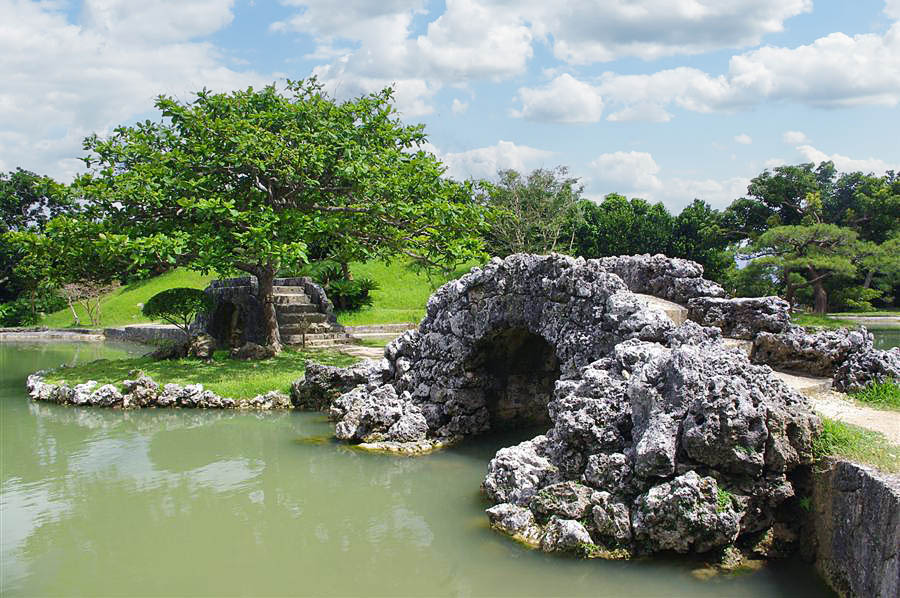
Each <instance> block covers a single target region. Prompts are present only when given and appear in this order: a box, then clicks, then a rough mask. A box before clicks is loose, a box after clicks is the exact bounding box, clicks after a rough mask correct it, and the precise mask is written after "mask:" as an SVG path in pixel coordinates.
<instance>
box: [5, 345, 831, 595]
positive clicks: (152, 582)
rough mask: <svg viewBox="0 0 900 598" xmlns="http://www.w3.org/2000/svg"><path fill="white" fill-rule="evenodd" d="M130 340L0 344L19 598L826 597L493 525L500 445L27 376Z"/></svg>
mask: <svg viewBox="0 0 900 598" xmlns="http://www.w3.org/2000/svg"><path fill="white" fill-rule="evenodd" d="M123 353H124V351H123V349H122V348H121V347H114V346H110V345H92V344H78V345H76V344H63V343H53V344H30V345H29V344H17V343H8V342H7V343H0V370H2V378H0V426H2V427H0V433H2V458H0V459H2V460H0V466H2V472H0V474H2V475H0V478H2V479H0V484H2V486H0V487H2V499H0V517H2V520H0V521H2V537H0V540H2V542H0V553H2V554H0V556H2V563H0V565H2V579H0V593H2V594H3V595H4V596H18V595H29V596H34V595H59V594H65V595H88V596H106V595H117V596H120V595H250V596H261V595H314V596H404V595H412V596H551V595H552V596H559V595H562V596H697V597H699V596H791V597H793V598H796V597H801V596H822V595H827V591H826V589H825V588H824V586H823V585H822V584H821V582H820V581H819V580H818V579H817V578H816V577H815V575H814V574H813V573H812V572H811V570H810V569H809V568H808V567H805V566H801V565H795V564H787V563H781V564H778V565H775V566H770V567H768V568H766V569H764V570H763V571H760V572H756V573H747V574H742V575H731V576H718V577H715V578H713V579H711V580H708V581H700V580H698V579H696V578H695V577H694V576H693V575H692V574H691V569H692V568H693V566H692V565H691V564H690V563H688V562H684V561H671V560H670V561H659V560H653V561H650V560H646V561H634V562H607V561H601V560H593V561H580V560H576V559H571V558H565V557H559V556H551V555H546V554H542V553H540V552H538V551H533V550H529V549H526V548H524V547H522V546H520V545H518V544H516V543H515V542H513V541H511V540H509V539H507V538H505V537H503V536H501V535H499V534H497V533H495V532H492V531H491V530H490V529H488V527H487V523H486V518H485V516H484V514H483V509H484V508H485V506H486V505H485V504H484V502H483V501H482V498H481V497H480V495H479V492H478V486H479V483H480V481H481V479H482V477H483V475H484V472H485V465H486V463H487V461H488V460H489V458H490V457H491V456H492V455H493V453H494V452H495V451H496V449H497V448H498V447H500V446H503V445H504V444H508V443H510V442H513V441H515V440H516V438H510V437H506V438H493V439H490V440H489V439H485V440H481V441H475V442H470V443H468V444H466V445H464V446H461V447H459V448H457V449H453V450H447V451H444V452H441V453H437V454H434V455H431V456H428V457H420V458H402V457H399V458H398V457H391V456H383V455H370V454H365V453H360V452H358V451H354V450H351V449H348V448H347V447H344V446H341V445H337V444H334V443H332V442H331V441H330V440H327V439H324V438H327V437H328V436H330V434H331V431H332V428H331V426H330V425H329V424H328V423H327V422H326V421H324V420H323V418H322V417H321V416H319V415H315V414H301V413H280V414H272V415H254V414H238V413H226V412H213V411H207V412H203V411H191V410H183V411H182V410H146V411H137V412H122V411H113V410H102V409H90V408H73V407H61V406H58V405H47V404H36V403H31V402H30V401H28V400H27V399H26V396H25V393H24V390H23V383H24V379H25V376H26V375H27V373H29V372H31V371H34V370H37V369H40V368H45V367H50V366H54V365H59V364H61V363H72V362H75V361H82V360H87V359H93V358H99V357H107V358H111V357H116V356H120V355H122V354H123Z"/></svg>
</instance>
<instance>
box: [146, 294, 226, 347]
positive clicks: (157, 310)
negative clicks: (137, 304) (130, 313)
mask: <svg viewBox="0 0 900 598" xmlns="http://www.w3.org/2000/svg"><path fill="white" fill-rule="evenodd" d="M212 308H213V299H212V297H210V296H209V295H207V294H206V293H204V292H203V291H201V290H200V289H189V288H186V287H177V288H174V289H167V290H165V291H162V292H161V293H157V294H155V295H153V296H152V297H150V299H149V300H148V301H147V303H145V304H144V308H143V310H141V311H142V313H143V314H144V315H145V316H146V317H148V318H159V319H162V320H165V321H166V322H168V323H170V324H174V325H175V326H178V327H179V328H180V329H181V330H183V331H184V334H185V335H186V336H188V337H190V326H191V322H193V321H194V319H195V318H196V317H197V316H198V315H200V314H204V313H209V312H210V311H211V310H212Z"/></svg>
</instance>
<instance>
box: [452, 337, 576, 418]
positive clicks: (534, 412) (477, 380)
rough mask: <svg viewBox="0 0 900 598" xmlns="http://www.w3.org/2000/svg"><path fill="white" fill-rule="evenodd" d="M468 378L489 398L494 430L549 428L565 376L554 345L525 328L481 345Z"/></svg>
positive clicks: (469, 364) (469, 365) (486, 400)
mask: <svg viewBox="0 0 900 598" xmlns="http://www.w3.org/2000/svg"><path fill="white" fill-rule="evenodd" d="M465 371H466V377H467V378H468V379H469V380H471V381H472V383H473V385H474V386H476V387H478V388H479V389H480V390H481V392H482V393H483V396H484V406H485V408H486V409H487V411H488V414H489V417H490V428H491V430H498V431H499V430H510V429H515V428H521V427H527V426H533V425H537V424H542V425H543V424H549V423H550V416H549V414H548V412H547V404H548V403H549V402H550V399H551V398H552V397H553V388H554V385H555V384H556V381H557V380H558V379H559V376H560V364H559V359H558V358H557V356H556V351H555V349H554V348H553V346H552V345H550V343H548V342H547V341H546V340H544V339H543V338H542V337H541V336H539V335H537V334H534V333H533V332H530V331H528V330H526V329H524V328H507V329H504V330H500V331H497V332H494V333H492V334H489V335H487V336H485V337H484V338H482V339H481V340H480V341H478V343H476V345H475V347H474V350H473V352H472V354H471V356H470V357H469V359H468V360H467V362H466V364H465Z"/></svg>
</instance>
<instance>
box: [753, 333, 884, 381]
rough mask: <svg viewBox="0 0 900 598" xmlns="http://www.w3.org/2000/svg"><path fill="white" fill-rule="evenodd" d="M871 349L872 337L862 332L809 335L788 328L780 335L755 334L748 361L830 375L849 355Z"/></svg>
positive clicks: (872, 344)
mask: <svg viewBox="0 0 900 598" xmlns="http://www.w3.org/2000/svg"><path fill="white" fill-rule="evenodd" d="M873 347H874V341H873V337H872V335H871V334H869V333H868V332H866V331H865V330H864V329H859V330H847V329H846V328H840V329H838V330H822V331H819V332H814V333H809V332H807V331H806V330H805V329H804V328H803V327H802V326H791V327H790V328H789V329H788V330H787V331H785V332H783V333H781V334H773V333H767V332H761V333H760V334H759V335H757V337H756V339H755V340H754V341H753V353H752V354H751V359H752V360H753V361H754V362H755V363H765V364H768V365H770V366H772V367H776V368H781V369H786V370H797V371H801V372H807V373H809V374H812V375H814V376H831V375H832V374H833V373H834V372H835V371H836V370H837V368H838V367H840V365H841V364H843V363H844V362H845V361H846V360H847V358H848V357H849V356H850V355H851V354H853V353H863V352H867V351H871V350H873Z"/></svg>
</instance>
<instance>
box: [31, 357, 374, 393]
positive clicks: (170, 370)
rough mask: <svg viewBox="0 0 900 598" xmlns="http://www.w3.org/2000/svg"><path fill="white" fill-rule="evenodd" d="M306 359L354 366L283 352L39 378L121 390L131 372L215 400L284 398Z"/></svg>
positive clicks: (101, 367) (138, 361)
mask: <svg viewBox="0 0 900 598" xmlns="http://www.w3.org/2000/svg"><path fill="white" fill-rule="evenodd" d="M307 359H312V360H314V361H316V362H318V363H322V364H326V365H335V366H348V365H351V364H353V363H356V362H357V361H359V359H358V358H357V357H353V356H351V355H346V354H344V353H339V352H337V351H320V350H317V351H301V350H295V349H292V348H286V349H285V350H284V351H282V352H281V353H279V354H278V355H276V356H275V357H271V358H269V359H265V360H261V361H241V360H236V359H231V358H230V357H229V356H228V352H227V351H216V352H215V354H214V355H213V358H212V359H211V360H209V361H200V360H197V359H174V360H163V361H154V360H152V359H150V358H149V357H136V358H130V359H112V360H110V359H100V360H97V361H92V362H89V363H85V364H82V365H77V366H74V367H62V368H57V369H55V370H51V371H49V372H47V373H46V374H45V375H44V381H45V382H48V383H50V384H66V385H68V386H74V385H76V384H82V383H84V382H87V381H88V380H96V381H97V382H99V383H100V384H101V385H103V384H112V385H114V386H116V387H117V388H118V389H119V390H120V391H121V390H122V382H123V381H125V380H128V379H132V378H134V377H135V373H136V372H137V371H141V372H143V373H144V374H146V375H147V376H149V377H151V378H153V380H154V381H156V382H157V383H158V384H159V385H160V386H162V385H164V384H169V383H174V384H180V385H187V384H202V385H203V388H205V389H206V390H210V391H212V392H214V393H216V394H217V395H219V396H222V397H228V398H231V399H235V400H246V399H250V398H253V397H255V396H257V395H261V394H265V393H267V392H269V391H273V390H276V391H278V392H282V393H285V394H287V393H289V392H290V388H291V383H292V382H294V381H295V380H297V379H298V378H300V377H301V376H302V375H303V373H304V371H305V369H306V367H305V366H306V360H307Z"/></svg>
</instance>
